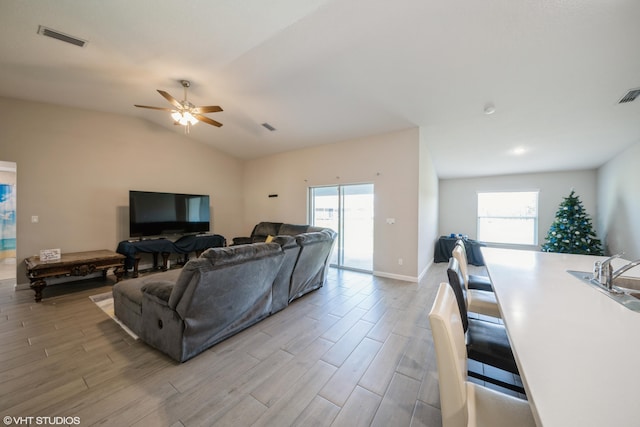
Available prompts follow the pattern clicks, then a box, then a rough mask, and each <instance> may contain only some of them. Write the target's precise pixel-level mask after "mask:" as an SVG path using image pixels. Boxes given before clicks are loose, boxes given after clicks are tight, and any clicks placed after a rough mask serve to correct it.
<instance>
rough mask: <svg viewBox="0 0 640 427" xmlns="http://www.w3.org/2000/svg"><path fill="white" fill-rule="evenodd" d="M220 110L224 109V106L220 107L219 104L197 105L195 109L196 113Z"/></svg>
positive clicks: (217, 111)
mask: <svg viewBox="0 0 640 427" xmlns="http://www.w3.org/2000/svg"><path fill="white" fill-rule="evenodd" d="M220 111H222V108H220V107H219V106H218V105H209V106H207V107H195V108H194V109H193V112H194V113H196V114H202V113H219V112H220Z"/></svg>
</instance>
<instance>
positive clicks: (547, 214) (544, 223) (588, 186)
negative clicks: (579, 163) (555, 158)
mask: <svg viewBox="0 0 640 427" xmlns="http://www.w3.org/2000/svg"><path fill="white" fill-rule="evenodd" d="M596 180H597V172H596V170H583V171H569V172H551V173H539V174H522V175H503V176H492V177H480V178H464V179H443V180H440V214H439V218H440V235H448V234H450V233H461V234H467V235H468V236H469V238H472V239H476V238H477V193H478V192H479V191H516V190H523V191H527V190H538V191H539V192H540V193H539V196H538V197H539V198H538V245H537V246H522V245H519V247H520V248H523V249H539V248H540V246H541V245H542V244H544V243H545V239H544V238H545V236H546V234H547V231H549V227H550V226H551V224H552V223H553V220H554V219H555V214H556V211H557V210H558V207H559V205H560V203H561V202H562V201H563V199H564V197H567V196H568V195H569V194H570V193H571V189H574V190H575V191H576V194H577V195H578V196H579V197H580V200H581V201H582V203H583V205H584V208H585V210H586V211H587V213H588V214H589V215H590V216H591V218H592V220H593V224H594V226H596V220H597V219H596V217H595V215H596V201H597V199H596ZM598 238H600V239H601V240H602V237H601V236H600V235H598Z"/></svg>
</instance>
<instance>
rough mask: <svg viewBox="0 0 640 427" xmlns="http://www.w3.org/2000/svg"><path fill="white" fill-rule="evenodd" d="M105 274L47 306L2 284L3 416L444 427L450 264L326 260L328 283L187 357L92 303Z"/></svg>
mask: <svg viewBox="0 0 640 427" xmlns="http://www.w3.org/2000/svg"><path fill="white" fill-rule="evenodd" d="M111 279H112V276H108V278H107V280H106V281H104V280H101V279H94V280H86V281H80V282H72V283H68V284H60V285H55V286H50V287H48V288H46V289H45V291H44V299H43V301H42V302H41V303H35V302H34V301H33V292H32V291H31V290H28V289H27V290H17V291H16V290H14V288H13V286H7V285H3V286H1V287H0V416H2V417H6V416H10V417H77V418H75V419H69V420H68V421H71V425H74V424H73V422H74V421H77V420H79V421H80V424H79V425H82V426H89V425H96V424H99V425H106V426H128V425H136V426H145V427H146V426H213V425H215V426H226V425H228V426H289V425H300V426H350V427H353V426H369V425H375V426H385V427H386V426H440V425H441V419H440V410H439V406H440V403H439V402H440V399H439V392H438V381H437V367H436V362H435V355H434V349H433V341H432V337H431V332H430V330H429V321H428V312H429V310H430V308H431V304H432V302H433V299H434V297H435V293H436V290H437V285H438V284H439V283H440V282H441V281H445V280H446V263H443V264H434V265H433V266H432V267H431V268H430V270H429V272H428V274H427V275H426V277H425V278H424V279H423V280H422V281H421V282H420V283H411V282H405V281H399V280H392V279H385V278H380V277H374V276H372V275H369V274H363V273H356V272H349V271H342V270H336V269H333V268H332V269H331V270H330V278H329V280H328V283H327V284H326V286H324V287H323V288H321V289H319V290H318V291H315V292H312V293H310V294H308V295H306V296H304V297H302V298H301V299H299V300H297V301H295V302H294V303H292V304H291V305H289V307H287V308H286V309H284V310H283V311H281V312H279V313H277V314H275V315H273V316H271V317H269V318H267V319H265V320H263V321H262V322H260V323H258V324H256V325H254V326H253V327H251V328H249V329H247V330H245V331H243V332H241V333H239V334H238V335H236V336H234V337H231V338H229V339H227V340H226V341H223V342H222V343H219V344H218V345H216V346H214V347H212V348H210V349H209V350H208V351H205V352H204V353H202V354H200V355H199V356H197V357H195V358H194V359H191V360H189V361H188V362H186V363H183V364H178V363H176V362H174V361H172V360H170V359H169V358H168V357H166V356H164V355H163V354H161V353H159V352H158V351H156V350H154V349H152V348H151V347H148V346H147V345H145V344H144V343H143V342H140V341H136V340H133V339H132V338H131V337H130V336H129V335H127V334H126V333H125V332H124V331H123V330H122V329H121V328H120V327H119V326H118V325H117V324H116V323H115V322H114V321H112V320H111V319H110V318H109V317H108V316H107V315H106V314H105V313H103V312H102V311H101V310H100V309H99V308H98V307H97V306H96V305H95V304H93V302H92V301H91V300H90V299H89V296H90V295H95V294H99V293H103V292H107V291H109V290H110V288H111V284H112V283H113V281H112V280H111ZM125 280H126V279H125ZM51 419H54V418H51ZM54 420H55V419H54ZM59 420H60V419H59V418H58V421H59ZM41 421H42V419H41ZM32 424H33V425H36V423H35V418H34V421H33V422H32ZM14 425H15V423H14Z"/></svg>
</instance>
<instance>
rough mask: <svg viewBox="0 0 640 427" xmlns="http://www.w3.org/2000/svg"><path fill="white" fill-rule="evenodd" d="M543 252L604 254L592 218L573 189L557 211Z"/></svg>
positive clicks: (543, 246)
mask: <svg viewBox="0 0 640 427" xmlns="http://www.w3.org/2000/svg"><path fill="white" fill-rule="evenodd" d="M545 240H546V243H545V244H544V245H542V251H543V252H561V253H567V254H582V255H602V254H603V252H602V244H601V242H600V240H599V239H597V238H596V233H595V232H594V231H593V226H592V224H591V218H590V217H589V215H588V214H587V213H586V212H585V210H584V207H583V206H582V202H581V201H580V198H579V197H578V196H576V195H575V191H573V190H571V194H569V197H565V198H564V200H563V202H562V203H561V204H560V207H559V208H558V211H557V212H556V219H555V220H554V221H553V224H551V228H549V231H548V232H547V236H546V237H545Z"/></svg>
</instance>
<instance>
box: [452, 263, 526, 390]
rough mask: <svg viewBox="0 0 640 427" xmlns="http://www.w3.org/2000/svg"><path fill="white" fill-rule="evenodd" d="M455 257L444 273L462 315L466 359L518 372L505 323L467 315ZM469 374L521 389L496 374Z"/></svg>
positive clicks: (471, 372)
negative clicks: (494, 375)
mask: <svg viewBox="0 0 640 427" xmlns="http://www.w3.org/2000/svg"><path fill="white" fill-rule="evenodd" d="M457 262H458V261H456V259H455V258H451V259H450V260H449V267H450V268H448V269H447V274H448V276H449V286H450V287H451V289H452V290H453V294H454V296H455V298H456V302H457V304H458V311H459V312H460V318H461V319H462V330H463V332H464V334H465V337H466V343H467V344H466V346H467V356H468V357H469V359H472V360H476V361H478V362H480V363H484V364H487V365H491V366H494V367H496V368H499V369H502V370H503V371H507V372H511V373H512V374H516V375H520V372H519V371H518V366H517V364H516V361H515V358H514V357H513V352H512V350H511V344H510V343H509V337H508V336H507V331H506V329H505V328H504V325H502V324H499V323H494V322H487V321H484V320H480V319H473V318H469V316H468V312H467V304H466V302H465V297H464V290H463V288H462V277H461V273H460V269H458V268H457ZM469 375H470V376H473V377H476V378H478V379H481V380H483V381H488V382H491V383H494V384H497V385H500V386H502V387H506V388H509V389H511V390H514V391H517V392H520V393H524V390H523V389H522V387H519V386H514V385H513V384H509V383H505V382H503V381H501V380H500V379H497V378H492V377H488V376H486V375H484V374H481V373H478V372H473V371H469Z"/></svg>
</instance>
